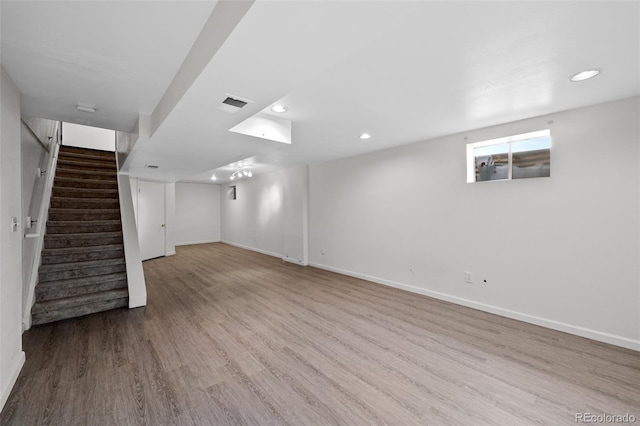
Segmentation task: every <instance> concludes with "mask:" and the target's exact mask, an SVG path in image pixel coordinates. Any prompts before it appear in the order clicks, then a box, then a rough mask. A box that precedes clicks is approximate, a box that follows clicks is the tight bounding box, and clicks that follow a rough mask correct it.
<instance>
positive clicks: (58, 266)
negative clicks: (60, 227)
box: [40, 258, 125, 273]
mask: <svg viewBox="0 0 640 426" xmlns="http://www.w3.org/2000/svg"><path fill="white" fill-rule="evenodd" d="M124 264H125V260H124V259H123V258H115V259H100V260H86V261H82V262H68V263H54V264H50V265H41V266H40V272H41V273H42V272H51V271H65V270H71V269H88V268H98V267H102V266H112V265H124Z"/></svg>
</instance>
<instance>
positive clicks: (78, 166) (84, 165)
mask: <svg viewBox="0 0 640 426" xmlns="http://www.w3.org/2000/svg"><path fill="white" fill-rule="evenodd" d="M57 166H58V167H62V168H64V169H69V170H86V171H91V172H96V171H97V172H113V173H114V174H115V173H116V172H117V171H118V170H117V169H116V165H115V164H105V163H90V162H76V161H65V160H58V165H57Z"/></svg>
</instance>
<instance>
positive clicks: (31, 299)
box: [22, 122, 62, 330]
mask: <svg viewBox="0 0 640 426" xmlns="http://www.w3.org/2000/svg"><path fill="white" fill-rule="evenodd" d="M55 134H56V137H55V141H54V143H51V144H50V146H49V157H48V158H47V169H46V175H45V179H46V180H45V184H44V190H43V192H42V202H41V203H40V211H39V212H38V219H37V221H36V231H35V232H34V233H28V234H25V236H24V237H25V238H35V239H36V246H35V252H34V258H33V263H32V264H31V275H30V279H29V282H28V283H27V286H28V287H27V290H26V295H27V296H26V298H25V300H24V305H23V309H22V313H23V315H22V328H23V329H24V330H28V329H30V328H31V308H32V307H33V304H34V303H35V289H36V285H37V284H38V269H40V263H41V261H42V248H43V246H44V235H45V233H46V229H47V220H48V218H49V205H50V204H51V191H52V189H53V179H54V177H55V174H56V165H57V163H58V151H59V150H60V144H61V143H62V123H61V122H58V123H57V128H56V129H55Z"/></svg>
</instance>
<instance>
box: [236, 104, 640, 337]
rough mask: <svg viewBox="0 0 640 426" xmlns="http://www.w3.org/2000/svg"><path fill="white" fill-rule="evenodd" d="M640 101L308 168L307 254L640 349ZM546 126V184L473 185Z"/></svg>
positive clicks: (326, 263) (340, 267)
mask: <svg viewBox="0 0 640 426" xmlns="http://www.w3.org/2000/svg"><path fill="white" fill-rule="evenodd" d="M639 99H640V98H633V99H627V100H622V101H617V102H612V103H608V104H603V105H597V106H592V107H588V108H583V109H578V110H572V111H566V112H561V113H557V114H552V115H550V116H546V117H540V118H535V119H530V120H524V121H521V122H516V123H510V124H505V125H501V126H495V127H491V128H487V129H482V130H477V131H472V132H468V133H465V134H462V135H454V136H450V137H444V138H439V139H435V140H432V141H427V142H422V143H418V144H413V145H408V146H404V147H400V148H395V149H390V150H386V151H380V152H376V153H372V154H368V155H362V156H358V157H353V158H349V159H344V160H340V161H334V162H330V163H326V164H321V165H315V166H311V167H310V172H309V187H310V205H309V251H310V262H311V264H315V265H317V266H320V267H323V268H327V269H330V270H335V271H340V272H343V273H347V274H351V275H356V276H361V277H365V278H367V279H370V280H372V281H377V282H381V283H385V284H388V285H393V286H397V287H401V288H405V289H409V290H412V291H416V292H419V293H424V294H428V295H432V296H435V297H439V298H443V299H446V300H450V301H453V302H456V303H461V304H464V305H468V306H472V307H476V308H479V309H483V310H487V311H490V312H495V313H498V314H501V315H505V316H509V317H514V318H519V319H523V320H525V321H529V322H533V323H537V324H541V325H544V326H547V327H551V328H556V329H560V330H565V331H568V332H571V333H575V334H579V335H583V336H587V337H592V338H595V339H599V340H603V341H608V342H612V343H615V344H619V345H623V346H627V347H632V348H635V349H638V350H640V276H639V270H638V265H639V259H640V250H639V241H640V240H639V231H640V227H639V218H640V215H639V214H640V210H639V201H640V200H639V171H640V167H639V145H640V144H639V140H640V134H639V129H638V117H639V113H640V111H639V103H640V101H639ZM549 120H553V124H552V125H551V126H550V128H551V134H552V139H553V146H552V158H551V178H539V179H523V180H516V181H503V182H499V181H497V182H485V183H476V184H467V183H466V182H465V180H466V175H465V173H466V161H465V155H466V153H465V146H466V144H467V143H471V142H476V141H481V140H486V139H493V138H497V137H501V136H507V135H511V134H518V133H524V132H529V131H533V130H540V129H543V128H548V127H549V125H548V124H547V122H548V121H549ZM464 137H467V138H468V140H464ZM241 195H242V193H241ZM223 224H224V226H225V227H226V223H225V221H224V220H223ZM224 232H225V230H224V229H223V235H224ZM323 249H324V251H325V253H326V254H325V255H323V254H321V251H322V250H323ZM465 271H470V272H472V274H473V280H474V282H473V284H466V283H465V282H464V273H465ZM483 280H486V281H487V282H486V283H484V281H483Z"/></svg>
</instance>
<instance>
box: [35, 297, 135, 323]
mask: <svg viewBox="0 0 640 426" xmlns="http://www.w3.org/2000/svg"><path fill="white" fill-rule="evenodd" d="M128 306H129V299H128V298H121V299H114V300H108V301H104V302H98V303H91V304H87V305H83V306H74V307H72V308H67V309H60V310H54V311H48V312H39V313H34V314H33V318H32V321H31V323H32V324H33V325H38V324H46V323H49V322H54V321H60V320H63V319H68V318H75V317H81V316H84V315H89V314H93V313H96V312H103V311H109V310H111V309H116V308H126V307H128Z"/></svg>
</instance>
